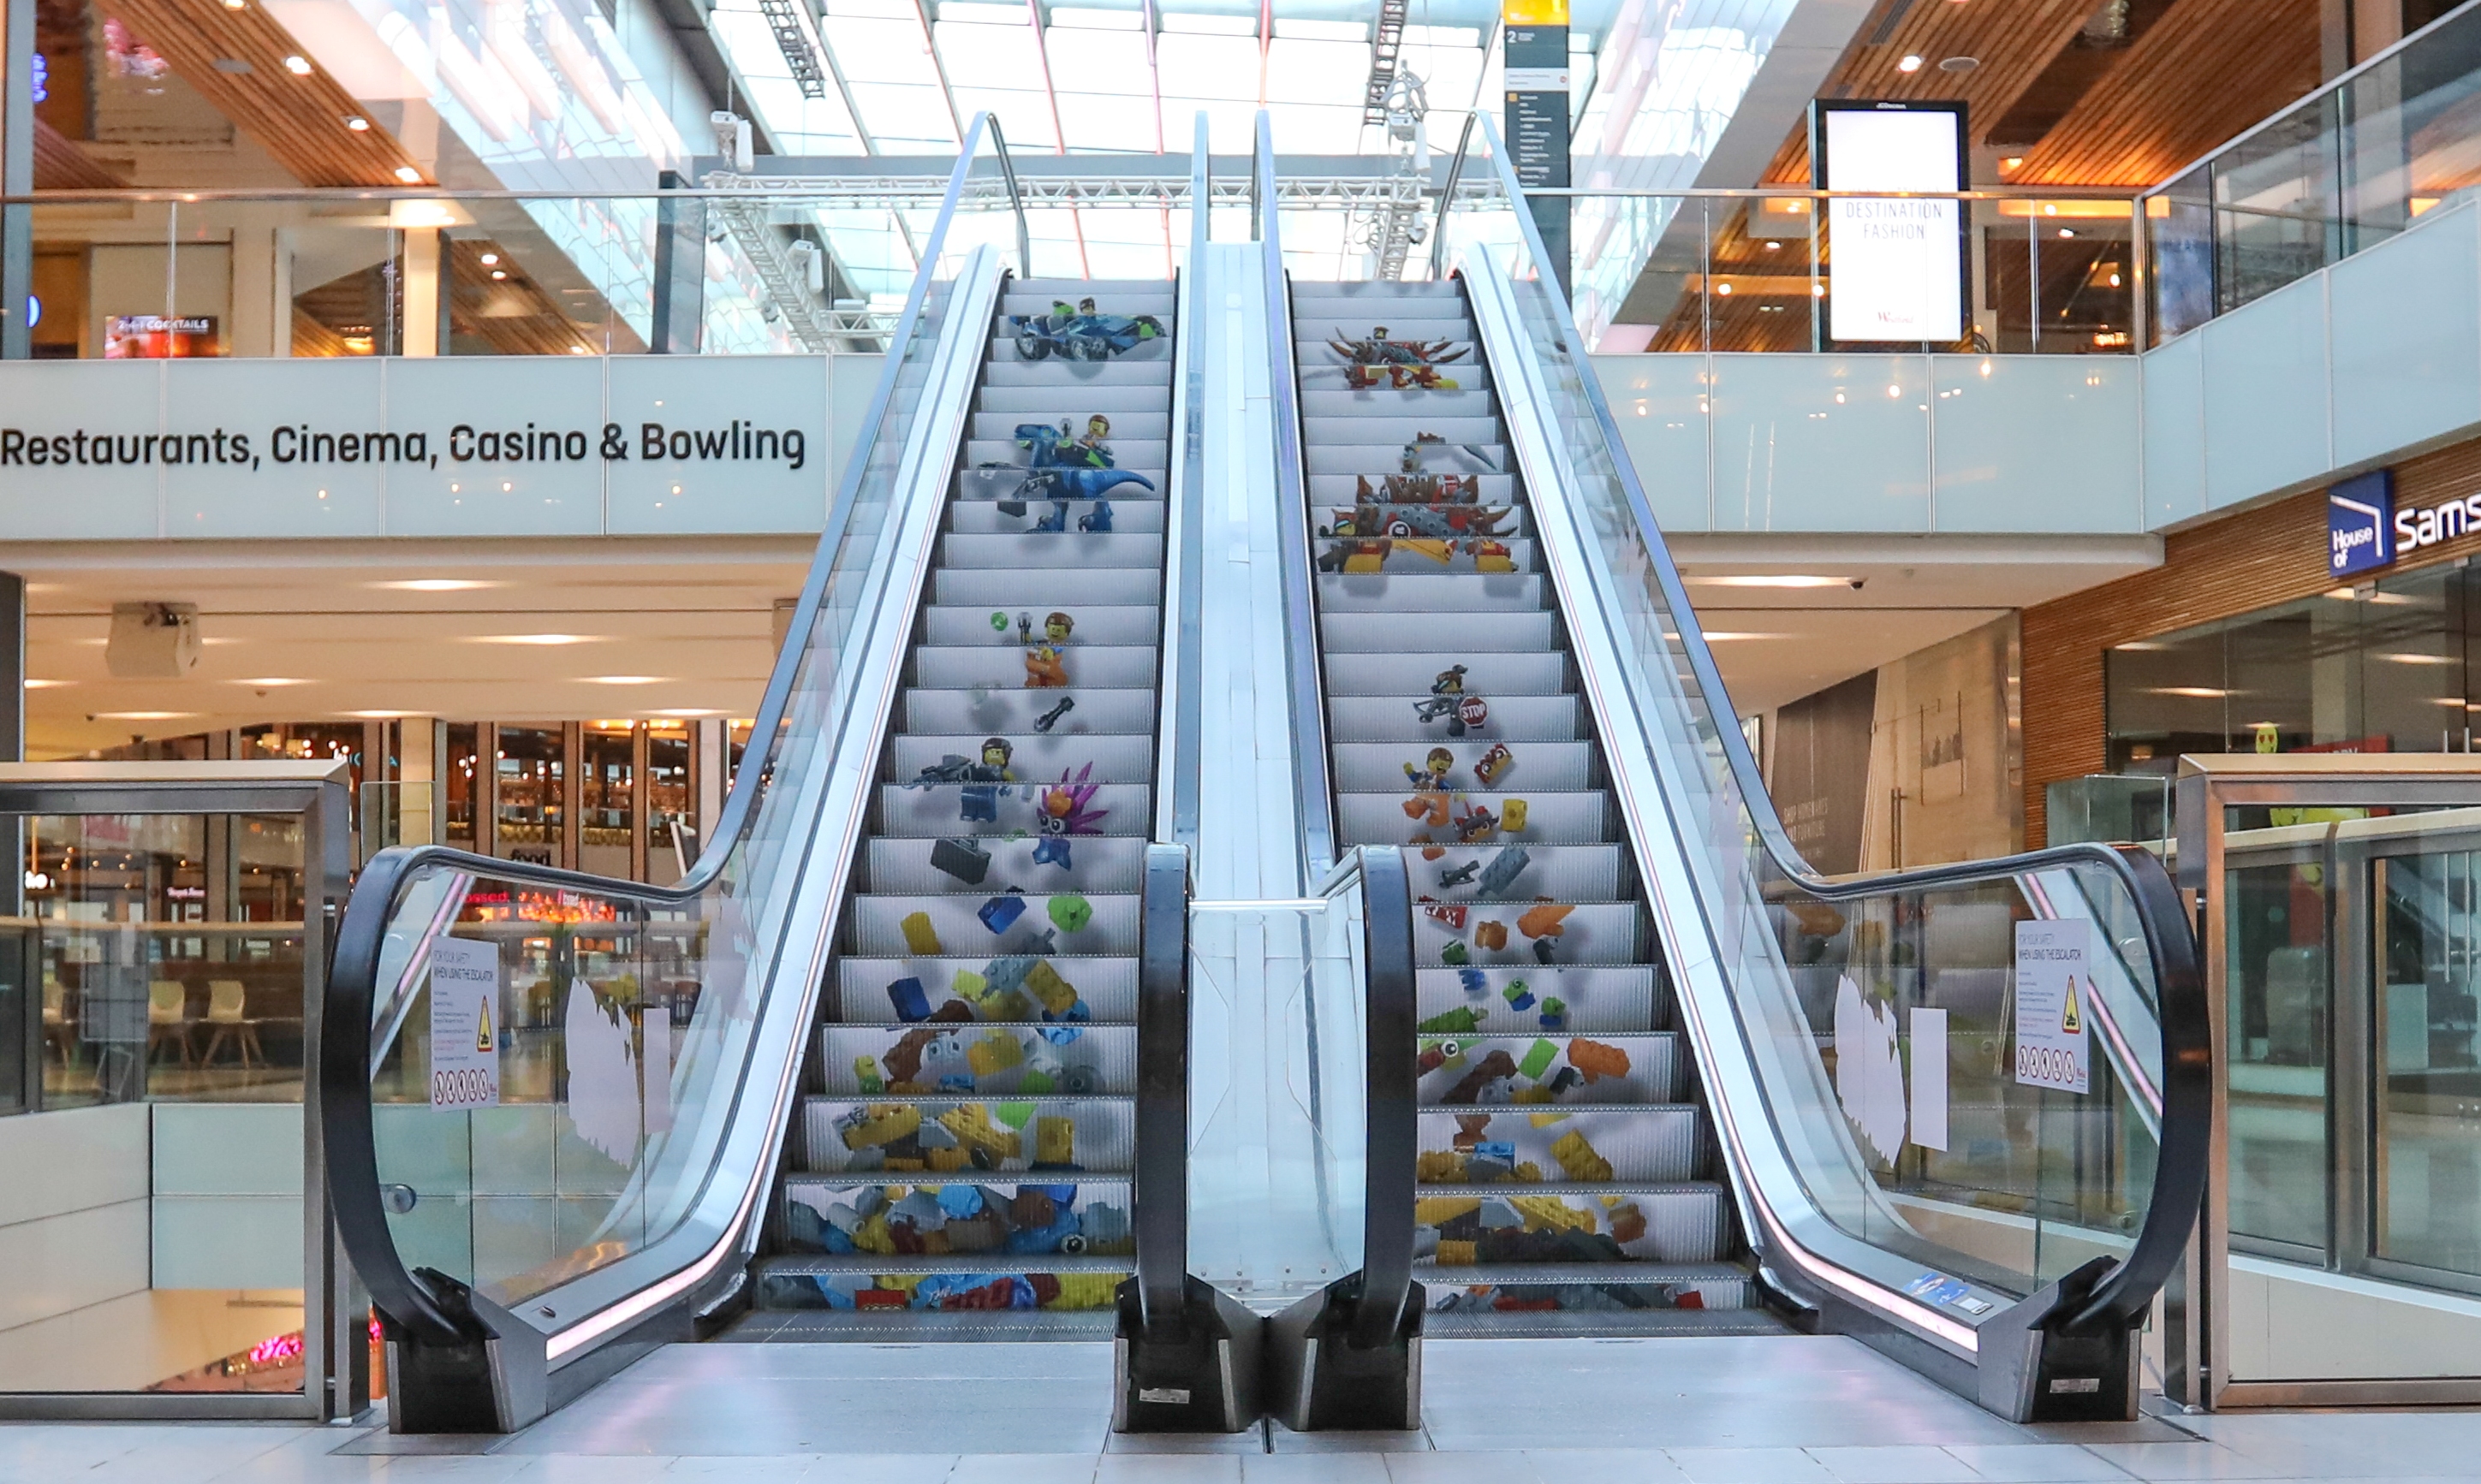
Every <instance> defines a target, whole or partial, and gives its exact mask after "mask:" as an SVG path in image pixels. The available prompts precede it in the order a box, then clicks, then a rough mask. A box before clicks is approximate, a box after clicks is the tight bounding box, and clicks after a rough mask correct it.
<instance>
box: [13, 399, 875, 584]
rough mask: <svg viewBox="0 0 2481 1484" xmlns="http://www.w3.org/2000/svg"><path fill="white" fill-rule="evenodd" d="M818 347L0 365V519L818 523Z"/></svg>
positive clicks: (825, 470) (831, 446) (403, 527)
mask: <svg viewBox="0 0 2481 1484" xmlns="http://www.w3.org/2000/svg"><path fill="white" fill-rule="evenodd" d="M832 359H835V358H831V357H826V356H763V357H760V356H752V357H686V356H684V357H667V356H615V357H609V358H606V357H599V356H592V357H577V358H574V359H554V358H550V357H506V358H498V357H492V358H482V357H476V358H462V359H376V358H375V359H323V360H169V361H157V362H143V363H138V362H126V361H123V362H106V361H78V362H59V361H53V362H16V363H10V364H0V539H11V540H98V539H101V540H111V539H129V538H143V537H154V536H173V537H183V536H195V537H286V536H292V537H341V536H375V535H405V536H449V535H611V534H739V533H796V532H814V531H817V530H818V529H819V528H820V527H821V525H822V524H823V522H824V520H825V517H826V508H827V504H828V502H829V500H830V498H831V496H832V491H833V488H834V484H835V481H836V475H837V472H838V468H839V466H840V464H841V462H842V459H841V457H840V456H839V455H840V452H841V450H840V446H839V445H838V440H836V439H835V437H834V432H835V421H836V417H835V414H836V411H837V409H838V408H839V407H840V406H841V407H844V408H846V409H847V413H846V415H847V417H848V419H849V420H852V421H857V420H858V419H859V417H860V416H861V415H862V414H861V409H862V407H864V406H866V404H867V402H868V398H869V395H870V387H871V384H872V383H874V382H875V380H876V378H877V373H878V369H879V361H878V358H877V357H875V356H873V357H846V358H844V359H848V360H850V361H852V362H853V363H854V364H852V365H851V366H849V367H838V366H834V365H831V364H830V362H831V360H832ZM849 440H850V430H847V437H846V439H845V440H844V441H845V442H849Z"/></svg>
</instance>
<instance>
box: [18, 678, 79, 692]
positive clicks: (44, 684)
mask: <svg viewBox="0 0 2481 1484" xmlns="http://www.w3.org/2000/svg"><path fill="white" fill-rule="evenodd" d="M69 684H72V682H69V681H65V680H30V681H27V682H26V683H25V685H26V689H27V690H55V689H57V688H59V687H61V686H65V685H69Z"/></svg>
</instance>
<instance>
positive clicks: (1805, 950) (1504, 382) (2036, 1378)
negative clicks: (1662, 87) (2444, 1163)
mask: <svg viewBox="0 0 2481 1484" xmlns="http://www.w3.org/2000/svg"><path fill="white" fill-rule="evenodd" d="M1476 132H1477V135H1478V137H1477V138H1476V140H1475V141H1474V142H1473V145H1472V151H1473V155H1474V156H1475V158H1471V159H1469V160H1468V161H1467V163H1466V166H1465V169H1466V172H1467V174H1468V177H1471V176H1472V175H1474V174H1476V173H1479V174H1480V175H1481V176H1482V177H1483V178H1484V179H1495V180H1496V181H1497V182H1498V184H1499V190H1498V192H1497V195H1496V199H1495V200H1491V201H1483V202H1474V203H1471V204H1468V203H1467V202H1465V201H1462V200H1460V201H1458V202H1456V203H1455V204H1454V205H1453V206H1452V208H1451V209H1450V210H1449V211H1448V212H1447V214H1446V218H1447V220H1446V221H1444V222H1443V223H1442V228H1443V235H1444V236H1445V237H1446V238H1447V240H1448V241H1447V248H1446V250H1447V251H1448V252H1449V257H1450V261H1451V262H1454V263H1457V264H1458V265H1460V266H1459V267H1458V269H1457V271H1458V272H1459V273H1461V274H1462V275H1463V277H1464V279H1465V284H1466V288H1467V292H1468V294H1469V296H1470V299H1471V302H1472V304H1473V308H1474V315H1475V320H1476V331H1477V333H1478V334H1479V336H1480V340H1481V344H1482V349H1483V351H1484V352H1485V353H1486V356H1487V359H1488V363H1489V365H1490V367H1491V375H1492V376H1493V378H1494V382H1495V384H1496V385H1497V386H1499V387H1500V389H1501V396H1502V403H1503V404H1504V405H1505V407H1506V408H1507V420H1508V425H1509V428H1508V437H1509V442H1510V445H1511V447H1512V449H1513V451H1514V454H1515V456H1516V457H1517V458H1518V459H1519V460H1520V463H1521V467H1522V471H1523V474H1524V477H1525V483H1526V486H1527V487H1528V489H1529V490H1530V491H1531V492H1532V493H1531V498H1532V502H1533V504H1532V511H1533V513H1534V516H1535V518H1536V519H1537V520H1538V521H1539V522H1540V525H1541V528H1542V529H1541V530H1540V532H1539V533H1538V539H1539V540H1540V541H1541V543H1542V545H1543V549H1544V558H1545V563H1546V566H1547V567H1548V570H1549V571H1550V573H1551V575H1552V578H1553V581H1554V586H1555V587H1556V589H1557V591H1558V594H1559V600H1560V608H1561V610H1562V612H1564V614H1565V619H1566V622H1567V624H1568V626H1569V629H1570V632H1571V638H1572V642H1573V644H1574V647H1575V655H1576V663H1577V664H1578V666H1579V668H1580V671H1581V673H1582V683H1583V690H1584V691H1585V693H1586V694H1587V696H1588V697H1589V698H1590V702H1591V705H1592V708H1593V712H1594V722H1595V725H1596V727H1597V728H1598V729H1599V731H1600V732H1601V735H1602V737H1603V739H1604V755H1605V756H1606V759H1608V760H1609V766H1610V768H1611V771H1612V774H1613V776H1612V778H1611V780H1610V787H1611V788H1612V790H1613V792H1614V794H1615V795H1616V797H1617V798H1618V800H1619V802H1620V808H1621V810H1622V813H1623V814H1624V815H1625V817H1626V818H1625V824H1626V827H1627V830H1628V836H1629V839H1630V841H1631V843H1632V845H1633V846H1634V847H1635V850H1636V854H1637V857H1638V860H1639V863H1640V869H1641V871H1642V872H1643V874H1644V876H1645V878H1646V881H1647V887H1648V892H1649V896H1650V897H1651V898H1652V904H1653V907H1654V913H1655V917H1656V920H1657V924H1658V936H1659V940H1660V947H1661V950H1662V952H1663V956H1664V959H1665V963H1666V967H1667V970H1668V974H1669V976H1670V978H1671V981H1672V983H1673V986H1674V989H1675V992H1676V994H1677V995H1678V997H1679V1001H1680V1004H1681V1009H1682V1016H1683V1022H1684V1026H1685V1027H1686V1028H1687V1030H1688V1032H1689V1035H1690V1038H1691V1041H1692V1043H1693V1045H1694V1046H1695V1048H1696V1051H1697V1059H1698V1063H1699V1065H1700V1067H1701V1069H1702V1072H1703V1079H1702V1080H1703V1083H1704V1091H1705V1094H1706V1097H1707V1099H1708V1100H1709V1102H1710V1103H1711V1106H1712V1111H1713V1113H1714V1116H1715V1120H1716V1124H1717V1127H1718V1130H1719V1131H1720V1137H1721V1139H1722V1142H1723V1144H1724V1146H1725V1152H1726V1156H1727V1158H1726V1164H1727V1166H1728V1169H1729V1172H1730V1176H1731V1180H1732V1186H1733V1195H1734V1198H1735V1200H1736V1201H1737V1205H1738V1207H1739V1213H1740V1217H1741V1221H1742V1225H1743V1227H1744V1229H1745V1231H1746V1232H1747V1233H1748V1236H1749V1239H1750V1242H1751V1245H1752V1246H1753V1247H1754V1248H1755V1250H1756V1252H1757V1254H1758V1258H1759V1262H1760V1264H1761V1267H1760V1273H1761V1279H1762V1281H1763V1284H1764V1285H1765V1287H1766V1288H1767V1289H1770V1290H1771V1292H1772V1294H1773V1296H1774V1301H1775V1302H1776V1303H1777V1304H1778V1305H1780V1306H1782V1307H1786V1308H1789V1309H1792V1310H1794V1311H1795V1312H1805V1313H1806V1314H1807V1315H1810V1316H1811V1322H1814V1323H1815V1324H1816V1325H1817V1326H1818V1327H1821V1328H1827V1329H1834V1330H1842V1331H1846V1332H1849V1333H1854V1334H1857V1335H1861V1336H1863V1337H1865V1338H1867V1339H1869V1340H1870V1341H1871V1342H1872V1343H1875V1344H1878V1345H1880V1346H1881V1347H1883V1348H1886V1349H1888V1350H1889V1351H1890V1352H1891V1353H1893V1354H1895V1355H1896V1356H1897V1357H1898V1358H1900V1359H1903V1360H1905V1361H1907V1362H1908V1363H1909V1364H1912V1365H1914V1366H1916V1367H1919V1368H1920V1369H1922V1370H1923V1371H1924V1372H1925V1373H1927V1374H1929V1375H1931V1376H1933V1377H1935V1378H1937V1379H1939V1380H1941V1381H1943V1382H1945V1383H1946V1384H1947V1385H1949V1386H1950V1387H1952V1388H1954V1389H1956V1390H1958V1391H1960V1392H1962V1393H1964V1394H1967V1395H1969V1396H1973V1397H1976V1398H1977V1399H1978V1400H1980V1401H1981V1402H1982V1404H1983V1405H1985V1406H1987V1407H1989V1408H1991V1409H1992V1410H1993V1411H1996V1412H1998V1413H1999V1414H2000V1415H2002V1416H2008V1417H2013V1418H2016V1419H2071V1418H2117V1417H2130V1416H2133V1415H2134V1407H2135V1396H2136V1390H2137V1386H2138V1380H2139V1365H2138V1362H2137V1358H2136V1356H2137V1336H2136V1330H2137V1328H2138V1326H2140V1325H2141V1324H2142V1323H2143V1322H2144V1321H2145V1319H2146V1316H2147V1315H2148V1313H2149V1311H2150V1309H2151V1306H2152V1305H2153V1303H2154V1300H2155V1295H2156V1293H2157V1292H2158V1290H2159V1289H2161V1287H2162V1285H2163V1283H2164V1281H2165V1279H2166V1277H2167V1276H2168V1275H2169V1274H2170V1273H2171V1271H2172V1269H2173V1267H2174V1265H2175V1264H2176V1263H2178V1262H2179V1261H2180V1258H2181V1254H2182V1252H2183V1251H2184V1249H2185V1247H2186V1244H2187V1241H2188V1237H2189V1233H2190V1231H2191V1228H2192V1227H2193V1225H2194V1223H2195V1220H2196V1217H2197V1212H2198V1210H2199V1205H2200V1201H2201V1195H2202V1190H2203V1184H2204V1180H2205V1173H2206V1161H2207V1135H2208V1130H2209V1124H2210V1119H2211V1053H2210V1049H2209V1042H2208V1036H2207V1018H2206V1005H2205V1002H2204V993H2203V988H2202V980H2201V977H2200V973H2199V967H2198V956H2197V950H2196V945H2195V939H2194V936H2193V932H2192V929H2191V927H2190V924H2189V923H2188V921H2187V917H2186V914H2185V911H2184V909H2183V907H2182V905H2181V900H2180V898H2179V897H2178V895H2177V893H2176V892H2175V891H2174V889H2173V887H2172V884H2171V881H2170V879H2169V877H2168V876H2167V875H2166V874H2165V873H2164V872H2163V869H2162V867H2161V865H2160V863H2159V861H2158V860H2157V859H2156V858H2155V857H2154V856H2153V855H2152V854H2150V853H2149V852H2146V851H2144V850H2142V849H2140V848H2138V847H2135V846H2102V845H2076V846H2058V847H2053V848H2049V849H2043V850H2036V851H2031V852H2027V853H2024V854H2020V855H2015V856H2009V857H2006V858H2003V859H1998V860H1990V861H1977V862H1964V863H1958V864H1955V865H1948V866H1939V867H1931V868H1927V869H1922V870H1914V871H1907V872H1894V873H1889V874H1881V875H1873V876H1866V877H1857V878H1841V879H1828V878H1827V877H1825V876H1823V875H1821V874H1819V873H1818V872H1816V871H1815V870H1814V869H1813V868H1811V867H1810V866H1809V864H1808V863H1807V862H1806V861H1805V860H1804V859H1803V858H1802V856H1801V855H1800V853H1799V851H1798V850H1797V849H1796V848H1795V847H1794V846H1792V844H1791V842H1790V839H1789V835H1788V833H1787V831H1786V830H1785V828H1784V825H1783V821H1782V820H1780V819H1779V818H1778V817H1777V815H1776V813H1775V810H1774V806H1773V803H1772V801H1771V799H1770V798H1769V796H1768V794H1767V793H1766V789H1765V784H1764V780H1763V773H1762V772H1761V770H1760V768H1759V766H1758V763H1757V760H1756V758H1755V756H1754V755H1753V753H1752V751H1751V749H1750V746H1749V743H1748V741H1747V739H1746V737H1745V736H1744V735H1743V733H1742V732H1741V730H1740V728H1739V725H1738V721H1737V715H1736V713H1735V712H1734V710H1733V708H1732V704H1731V701H1730V698H1729V696H1728V695H1727V693H1726V692H1725V690H1724V687H1723V683H1722V679H1721V676H1720V674H1719V672H1718V670H1717V668H1716V666H1715V664H1714V659H1713V655H1712V652H1711V649H1710V648H1709V647H1708V644H1707V641H1706V638H1705V636H1704V634H1703V633H1702V631H1701V630H1700V628H1699V626H1698V621H1697V616H1696V613H1695V612H1694V611H1693V610H1692V608H1691V607H1690V605H1689V603H1688V601H1687V598H1686V595H1685V590H1684V586H1683V585H1682V582H1681V579H1680V575H1679V572H1678V569H1677V567H1676V566H1675V565H1674V563H1673V560H1672V558H1671V554H1670V553H1669V551H1668V550H1667V549H1666V547H1665V545H1664V542H1663V538H1662V535H1661V533H1660V532H1659V531H1658V529H1657V527H1656V524H1655V521H1654V518H1653V516H1652V513H1651V509H1650V507H1649V506H1648V504H1647V501H1646V498H1645V494H1644V491H1643V489H1642V487H1641V486H1640V484H1639V482H1638V479H1637V474H1636V471H1635V470H1634V469H1633V468H1632V465H1631V463H1630V461H1629V458H1628V456H1627V453H1626V452H1625V449H1624V447H1623V445H1622V443H1621V440H1620V438H1619V435H1618V430H1617V427H1616V425H1615V424H1614V423H1613V421H1612V419H1611V415H1610V411H1609V408H1608V406H1607V405H1606V403H1605V401H1604V397H1603V392H1602V389H1601V386H1600V383H1599V381H1598V380H1597V379H1596V378H1595V377H1594V375H1593V373H1592V371H1591V369H1590V368H1589V367H1588V366H1586V364H1585V362H1584V359H1583V356H1582V354H1581V340H1580V336H1579V335H1578V333H1577V329H1576V326H1575V324H1574V322H1573V321H1572V320H1571V318H1570V316H1569V312H1568V307H1567V305H1566V303H1565V302H1564V300H1563V299H1562V297H1561V295H1560V294H1559V292H1558V289H1557V287H1556V284H1555V282H1554V281H1553V280H1552V278H1551V276H1550V275H1549V274H1548V273H1543V272H1541V271H1540V265H1541V263H1542V261H1543V257H1542V251H1543V249H1542V247H1541V243H1540V240H1539V238H1538V236H1537V235H1536V233H1535V232H1534V230H1533V226H1532V222H1531V220H1530V217H1529V214H1528V213H1527V212H1526V211H1524V210H1522V209H1511V208H1512V207H1517V206H1518V203H1520V202H1521V199H1522V195H1523V193H1522V190H1521V188H1520V187H1519V185H1518V184H1517V182H1516V179H1515V176H1514V172H1513V170H1512V169H1511V168H1510V162H1509V160H1508V158H1507V155H1506V151H1505V148H1504V146H1503V145H1502V143H1501V140H1500V138H1499V135H1498V132H1497V130H1496V129H1495V128H1493V127H1491V125H1490V123H1489V121H1488V120H1487V119H1484V120H1483V121H1482V124H1481V126H1480V128H1479V129H1478V130H1477V131H1476ZM2036 1017H2042V1018H2040V1019H2037V1018H2036ZM1375 1178H1376V1176H1375V1172H1373V1180H1375ZM1400 1178H1401V1179H1403V1180H1405V1181H1407V1182H1409V1181H1410V1180H1411V1178H1412V1177H1411V1173H1410V1171H1406V1172H1404V1173H1403V1174H1402V1176H1401V1177H1400Z"/></svg>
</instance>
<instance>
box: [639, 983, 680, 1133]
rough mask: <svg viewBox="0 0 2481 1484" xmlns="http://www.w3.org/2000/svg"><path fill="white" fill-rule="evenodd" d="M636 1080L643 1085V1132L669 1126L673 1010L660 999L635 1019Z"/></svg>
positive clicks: (670, 1115)
mask: <svg viewBox="0 0 2481 1484" xmlns="http://www.w3.org/2000/svg"><path fill="white" fill-rule="evenodd" d="M638 1042H639V1047H640V1050H639V1053H638V1078H639V1080H640V1081H642V1082H643V1083H645V1090H646V1132H647V1133H650V1134H654V1133H663V1132H664V1131H665V1130H666V1129H669V1128H670V1127H671V1126H672V1010H671V1006H670V1005H669V1004H668V1003H666V1002H665V1001H664V999H663V998H662V997H661V996H658V997H656V998H655V999H653V1000H649V1001H648V1002H646V1003H645V1005H644V1007H643V1008H642V1009H640V1011H639V1015H638Z"/></svg>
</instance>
